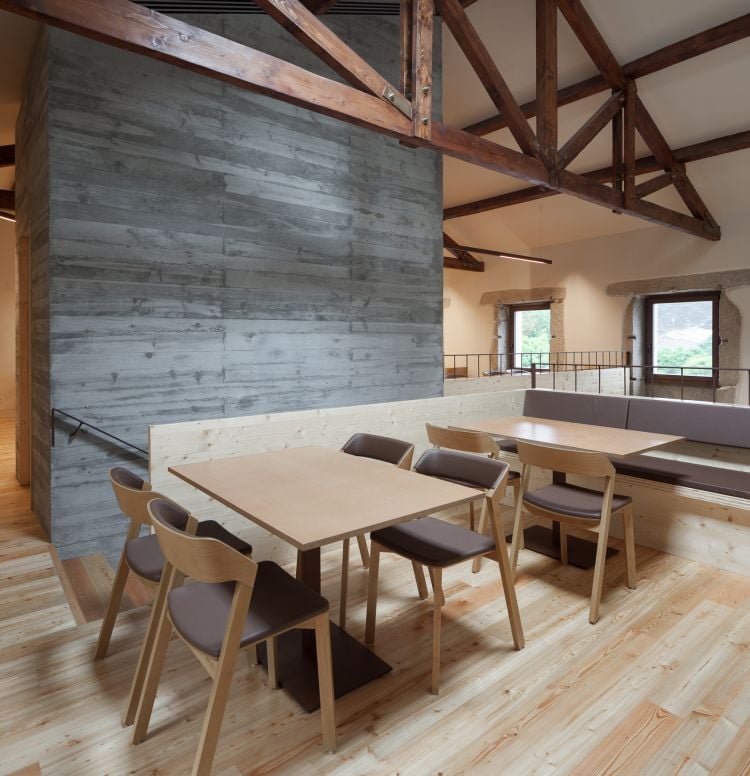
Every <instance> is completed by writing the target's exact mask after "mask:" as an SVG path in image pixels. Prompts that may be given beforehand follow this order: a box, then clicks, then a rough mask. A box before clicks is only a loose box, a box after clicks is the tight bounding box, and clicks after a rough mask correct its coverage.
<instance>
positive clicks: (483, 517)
mask: <svg viewBox="0 0 750 776" xmlns="http://www.w3.org/2000/svg"><path fill="white" fill-rule="evenodd" d="M486 529H487V504H486V503H485V501H484V499H482V510H481V512H480V513H479V525H478V526H477V533H480V534H483V533H484V532H485V530H486ZM480 568H482V557H481V556H477V557H476V558H474V560H473V561H472V562H471V572H472V574H476V573H477V572H478V571H479V569H480Z"/></svg>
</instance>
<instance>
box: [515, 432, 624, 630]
mask: <svg viewBox="0 0 750 776" xmlns="http://www.w3.org/2000/svg"><path fill="white" fill-rule="evenodd" d="M518 457H519V459H520V461H521V463H522V464H523V469H522V472H521V486H520V488H521V498H519V499H518V502H517V503H516V515H515V520H514V522H513V541H512V543H511V553H510V554H511V560H512V564H513V573H514V574H515V571H516V566H517V564H518V552H519V549H520V537H521V536H522V535H523V512H524V510H526V511H527V512H528V513H529V514H532V515H534V516H536V517H542V518H546V519H548V520H553V521H557V522H559V523H560V556H561V557H560V560H561V561H562V563H564V564H567V562H568V530H567V528H568V526H570V527H573V528H575V529H578V530H584V531H589V532H591V533H595V534H597V545H596V562H595V564H594V580H593V585H592V590H591V605H590V608H589V622H591V623H592V624H593V623H595V622H597V620H598V619H599V610H600V605H601V598H602V587H603V583H604V564H605V562H606V559H607V544H608V542H609V526H610V522H611V518H612V515H622V519H623V527H624V535H625V563H626V569H627V572H626V573H627V586H628V587H629V588H630V589H635V587H636V583H637V579H636V562H635V534H634V530H633V507H632V504H626V505H625V506H624V507H621V508H620V509H615V510H613V509H612V498H613V495H614V488H615V468H614V466H613V465H612V463H611V462H610V460H609V459H608V458H607V456H606V455H604V453H595V452H585V451H580V450H565V449H561V448H555V447H548V446H546V445H538V444H532V443H530V442H518ZM535 468H536V469H551V470H552V471H558V472H564V473H566V474H577V475H580V476H584V477H596V478H600V479H603V480H604V482H605V487H604V491H603V493H602V496H603V498H602V511H601V514H600V516H599V519H598V520H592V519H589V518H581V517H572V516H570V515H564V514H560V513H558V512H554V511H550V510H547V509H542V508H540V507H538V506H536V505H535V504H530V503H528V502H527V501H526V500H525V498H524V496H525V494H526V493H527V492H528V488H529V479H530V477H531V472H532V470H533V469H535Z"/></svg>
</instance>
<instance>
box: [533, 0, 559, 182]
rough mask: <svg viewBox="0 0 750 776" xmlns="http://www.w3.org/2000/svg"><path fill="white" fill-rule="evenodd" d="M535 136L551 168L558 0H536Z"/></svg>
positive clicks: (554, 162)
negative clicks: (537, 107) (537, 104)
mask: <svg viewBox="0 0 750 776" xmlns="http://www.w3.org/2000/svg"><path fill="white" fill-rule="evenodd" d="M536 94H537V100H538V102H539V113H538V115H537V117H536V136H537V140H538V141H539V147H540V149H541V151H542V156H543V158H544V160H545V161H546V163H547V166H548V167H549V168H550V169H553V168H555V167H557V0H536Z"/></svg>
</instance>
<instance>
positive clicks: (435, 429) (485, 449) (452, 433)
mask: <svg viewBox="0 0 750 776" xmlns="http://www.w3.org/2000/svg"><path fill="white" fill-rule="evenodd" d="M425 427H426V429H427V439H428V440H429V442H430V444H431V445H432V446H433V447H447V448H448V449H450V450H463V452H465V453H482V454H483V455H490V456H492V457H493V458H494V457H495V456H496V455H497V454H498V453H499V452H500V450H499V448H498V446H497V442H495V440H494V439H493V438H492V437H491V436H490V435H489V434H488V433H487V432H485V431H463V430H461V429H457V428H443V426H433V425H432V423H425Z"/></svg>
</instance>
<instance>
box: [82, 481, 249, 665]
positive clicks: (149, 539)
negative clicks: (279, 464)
mask: <svg viewBox="0 0 750 776" xmlns="http://www.w3.org/2000/svg"><path fill="white" fill-rule="evenodd" d="M109 479H110V482H111V483H112V490H114V492H115V498H116V499H117V503H118V505H119V507H120V511H121V512H122V513H123V514H124V515H125V516H126V517H128V518H129V519H130V525H129V526H128V532H127V534H126V536H125V544H124V545H123V548H122V553H121V555H120V562H119V563H118V565H117V572H116V573H115V579H114V583H113V585H112V593H111V594H110V597H109V603H108V604H107V611H106V613H105V615H104V619H103V620H102V625H101V628H100V630H99V640H98V641H97V644H96V652H95V654H94V659H95V660H99V659H100V658H103V657H104V656H105V655H106V654H107V650H108V648H109V642H110V638H111V636H112V630H113V628H114V625H115V620H116V619H117V613H118V612H119V610H120V603H121V602H122V596H123V592H124V591H125V584H126V583H127V580H128V575H129V574H130V573H131V572H132V573H133V574H135V575H136V576H137V577H138V578H139V579H140V580H141V581H142V582H143V583H144V584H145V585H146V586H147V587H148V588H151V589H153V590H156V588H158V586H159V581H160V579H161V572H162V568H163V567H164V557H163V556H162V554H161V551H160V549H159V542H158V540H157V538H156V536H154V534H149V535H147V536H140V533H141V529H142V528H143V526H147V527H150V526H151V518H150V517H149V515H148V511H147V509H146V505H147V504H148V502H149V501H151V500H152V499H155V498H164V496H161V495H159V494H158V493H154V492H153V491H152V490H151V485H150V484H149V483H148V482H146V481H145V480H143V479H142V478H141V477H139V476H138V475H137V474H133V472H131V471H128V470H127V469H124V468H122V467H119V466H118V467H115V468H113V469H110V472H109ZM172 519H173V520H175V521H177V522H176V523H175V528H179V529H182V530H189V531H191V532H192V533H195V532H196V531H197V533H198V535H199V536H210V537H212V538H214V539H218V540H219V541H223V542H225V543H226V544H229V545H230V546H232V547H234V548H235V549H237V550H238V551H240V552H243V553H251V552H252V550H253V548H252V547H251V546H250V545H249V544H247V542H243V541H242V539H239V538H238V537H237V536H235V535H234V534H232V533H230V532H229V531H227V530H226V528H224V527H223V526H222V525H221V524H220V523H217V522H216V521H215V520H204V521H202V522H198V521H197V520H195V519H194V518H193V519H191V518H190V515H189V514H188V513H187V512H185V511H184V510H181V509H179V508H178V511H175V512H174V514H173V515H172ZM191 520H192V522H191ZM189 523H191V526H189ZM191 529H192V530H191Z"/></svg>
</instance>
